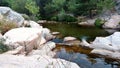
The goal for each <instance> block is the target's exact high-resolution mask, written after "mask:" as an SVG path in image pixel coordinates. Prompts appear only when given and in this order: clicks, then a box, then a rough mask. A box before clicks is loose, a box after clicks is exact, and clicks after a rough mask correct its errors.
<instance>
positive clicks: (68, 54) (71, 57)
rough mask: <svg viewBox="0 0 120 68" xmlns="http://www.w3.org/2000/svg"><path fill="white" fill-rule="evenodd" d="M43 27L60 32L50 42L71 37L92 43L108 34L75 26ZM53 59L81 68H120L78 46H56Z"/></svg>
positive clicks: (103, 31)
mask: <svg viewBox="0 0 120 68" xmlns="http://www.w3.org/2000/svg"><path fill="white" fill-rule="evenodd" d="M42 25H43V26H44V27H47V28H49V29H51V30H52V31H53V32H54V31H55V32H56V31H57V32H60V34H59V35H57V38H56V39H53V40H52V41H54V42H56V43H62V42H63V38H64V37H65V36H73V37H76V38H78V39H79V40H80V39H82V38H84V39H87V40H89V41H93V39H95V37H98V36H108V35H109V34H108V33H107V32H106V31H105V30H103V29H100V28H95V27H80V26H78V25H77V24H73V23H72V24H63V23H62V24H61V23H56V24H55V23H54V24H53V23H49V24H48V23H45V24H42ZM54 51H56V56H55V58H61V59H65V60H68V61H71V62H75V63H77V64H78V65H79V66H80V67H81V68H120V64H119V63H118V62H116V61H114V60H111V59H106V58H100V57H98V56H95V55H91V54H90V51H91V49H88V48H83V47H80V46H64V45H57V47H56V48H55V49H54Z"/></svg>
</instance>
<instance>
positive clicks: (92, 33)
mask: <svg viewBox="0 0 120 68" xmlns="http://www.w3.org/2000/svg"><path fill="white" fill-rule="evenodd" d="M42 25H43V27H47V28H49V29H51V30H52V31H53V32H54V31H58V32H60V33H61V34H60V35H59V38H64V37H65V36H73V37H76V38H78V39H81V38H82V37H87V38H88V39H90V40H93V39H94V38H95V37H97V36H107V35H108V32H106V31H105V30H103V29H100V28H96V27H81V26H79V25H78V24H75V23H70V24H66V23H45V24H42Z"/></svg>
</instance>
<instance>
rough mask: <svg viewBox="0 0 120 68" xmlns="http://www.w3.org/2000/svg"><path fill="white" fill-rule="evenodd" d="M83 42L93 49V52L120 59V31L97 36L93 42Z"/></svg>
mask: <svg viewBox="0 0 120 68" xmlns="http://www.w3.org/2000/svg"><path fill="white" fill-rule="evenodd" d="M83 42H84V46H86V47H89V48H92V49H93V50H92V51H91V53H94V54H100V55H103V56H105V57H109V58H113V59H120V32H115V33H114V34H112V35H110V36H107V37H96V39H95V40H94V41H93V42H92V43H91V44H89V43H87V42H86V41H85V40H84V41H83Z"/></svg>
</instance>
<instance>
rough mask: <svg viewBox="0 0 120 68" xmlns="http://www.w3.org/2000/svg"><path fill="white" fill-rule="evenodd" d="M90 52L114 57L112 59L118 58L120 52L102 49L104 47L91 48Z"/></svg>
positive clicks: (119, 57)
mask: <svg viewBox="0 0 120 68" xmlns="http://www.w3.org/2000/svg"><path fill="white" fill-rule="evenodd" d="M91 53H92V54H99V55H102V56H104V57H106V58H114V59H119V60H120V53H119V52H112V51H109V50H104V49H93V50H92V51H91Z"/></svg>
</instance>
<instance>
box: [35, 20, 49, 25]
mask: <svg viewBox="0 0 120 68" xmlns="http://www.w3.org/2000/svg"><path fill="white" fill-rule="evenodd" d="M46 22H47V21H46V20H39V21H37V23H39V24H43V23H46Z"/></svg>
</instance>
